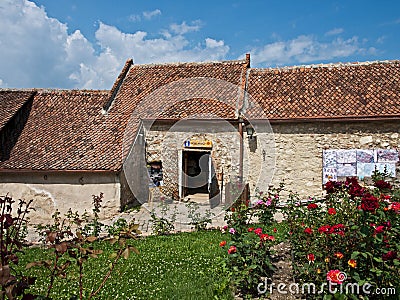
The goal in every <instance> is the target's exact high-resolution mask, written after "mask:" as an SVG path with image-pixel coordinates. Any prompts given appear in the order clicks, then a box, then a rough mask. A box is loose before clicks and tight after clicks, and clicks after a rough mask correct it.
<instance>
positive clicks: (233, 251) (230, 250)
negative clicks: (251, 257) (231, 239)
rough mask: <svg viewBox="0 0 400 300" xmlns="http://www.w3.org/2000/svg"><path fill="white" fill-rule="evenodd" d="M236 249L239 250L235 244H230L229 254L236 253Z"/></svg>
mask: <svg viewBox="0 0 400 300" xmlns="http://www.w3.org/2000/svg"><path fill="white" fill-rule="evenodd" d="M236 251H237V249H236V247H235V246H230V247H229V249H228V253H229V254H233V253H236Z"/></svg>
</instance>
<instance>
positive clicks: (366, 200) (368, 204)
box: [361, 194, 379, 212]
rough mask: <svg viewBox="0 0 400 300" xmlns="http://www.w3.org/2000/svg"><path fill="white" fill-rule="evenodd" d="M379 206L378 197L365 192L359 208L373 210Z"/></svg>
mask: <svg viewBox="0 0 400 300" xmlns="http://www.w3.org/2000/svg"><path fill="white" fill-rule="evenodd" d="M378 207H379V201H378V198H376V197H375V196H373V195H371V194H365V195H364V196H363V197H362V199H361V209H362V210H363V211H369V212H374V211H375V210H376V209H377V208H378Z"/></svg>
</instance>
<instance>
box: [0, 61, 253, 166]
mask: <svg viewBox="0 0 400 300" xmlns="http://www.w3.org/2000/svg"><path fill="white" fill-rule="evenodd" d="M247 65H248V62H247V61H232V62H217V63H193V64H165V65H139V66H131V63H130V62H129V61H127V64H126V65H125V67H124V69H123V70H122V72H121V75H120V77H119V78H118V80H117V81H116V83H115V84H114V87H113V89H112V90H111V91H72V90H68V91H61V90H49V91H46V90H38V91H37V93H36V95H35V96H34V99H33V102H32V107H31V110H30V113H29V115H28V116H27V120H24V121H25V122H26V124H25V126H24V128H23V130H22V132H21V134H20V136H19V137H18V139H17V141H16V143H15V145H13V147H12V149H11V152H10V154H9V158H8V159H7V160H5V161H2V162H0V170H1V169H13V170H15V169H29V170H30V169H33V170H110V171H118V170H120V169H121V167H122V163H123V160H124V158H125V157H126V153H127V150H129V146H130V143H131V142H132V140H133V138H134V137H135V135H136V132H137V128H138V125H139V124H140V119H146V118H148V117H152V118H154V117H158V116H160V117H162V116H163V117H167V118H174V117H175V116H176V115H177V114H180V115H182V114H185V115H187V113H188V111H189V110H191V109H194V110H195V112H197V113H202V112H203V111H205V112H207V111H208V110H209V109H211V111H212V112H215V113H216V114H217V115H221V116H222V117H223V116H233V115H234V113H235V112H236V109H234V108H235V105H236V106H238V99H239V96H238V89H237V85H241V86H242V87H244V84H245V75H246V69H247ZM125 75H126V76H125ZM194 77H196V78H197V77H201V79H199V80H197V79H196V80H191V78H194ZM210 77H211V78H215V79H217V84H215V83H214V84H213V85H210V86H208V85H207V84H205V83H207V79H206V78H210ZM184 79H187V81H186V82H185V85H184V87H185V88H188V90H184V93H182V94H181V95H180V96H181V97H183V98H180V100H186V99H185V97H184V96H185V93H188V92H189V93H188V94H187V95H192V94H196V91H199V90H201V91H203V94H204V93H205V94H206V95H208V94H211V95H213V93H214V94H215V93H219V94H222V95H223V96H224V97H225V98H228V99H229V101H230V102H229V101H226V102H229V103H224V102H221V101H218V100H217V99H216V98H215V97H211V99H203V100H204V101H200V102H199V101H198V100H199V99H188V101H184V102H182V101H177V99H176V96H178V95H177V94H176V91H175V92H174V93H173V94H170V95H169V96H168V97H164V96H165V95H166V94H162V93H161V94H158V93H153V92H154V91H156V90H157V89H158V88H161V87H163V86H165V85H166V84H169V83H171V84H173V83H176V82H178V81H179V80H181V81H179V84H178V86H179V87H181V86H180V84H181V83H182V80H184ZM222 80H224V81H222ZM225 81H227V82H230V83H232V86H233V87H235V89H232V88H231V89H229V88H228V89H226V86H224V84H225V85H226V83H225ZM190 89H192V91H190ZM163 92H165V93H167V94H168V93H171V91H168V89H167V90H165V89H164V90H163ZM192 98H193V97H192ZM143 99H146V101H145V103H146V104H144V103H143V102H141V101H142V100H143ZM147 100H149V101H147ZM195 103H197V104H196V105H195ZM15 106H16V105H15ZM185 109H186V111H185ZM0 110H2V109H1V108H0ZM14 110H18V108H15V109H14ZM105 110H106V111H105ZM130 119H131V122H129V120H130ZM123 151H124V152H123Z"/></svg>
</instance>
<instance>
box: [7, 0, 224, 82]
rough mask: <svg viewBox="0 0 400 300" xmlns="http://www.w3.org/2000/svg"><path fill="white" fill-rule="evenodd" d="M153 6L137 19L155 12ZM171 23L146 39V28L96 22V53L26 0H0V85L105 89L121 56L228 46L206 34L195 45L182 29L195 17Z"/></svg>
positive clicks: (200, 53) (186, 57)
mask: <svg viewBox="0 0 400 300" xmlns="http://www.w3.org/2000/svg"><path fill="white" fill-rule="evenodd" d="M160 14H161V11H160V10H158V9H156V10H154V11H151V12H145V13H143V18H152V17H155V16H157V15H160ZM189 24H190V25H188V24H186V22H183V23H182V24H180V25H177V24H173V25H171V28H170V31H171V32H169V34H168V35H165V34H164V35H162V36H161V37H159V38H147V32H144V31H136V32H132V33H124V32H122V31H120V30H119V29H117V28H116V27H114V26H110V25H107V24H104V23H102V22H99V27H98V29H97V30H96V33H95V37H96V43H97V44H98V45H100V47H101V48H100V52H98V53H96V51H95V50H94V47H93V45H92V43H91V42H89V41H88V40H87V38H86V37H85V36H84V35H83V34H82V33H81V32H80V31H79V30H77V31H75V32H73V33H72V34H69V33H68V27H67V25H66V24H64V23H61V22H60V21H58V20H57V19H54V18H50V17H49V16H48V15H47V13H46V11H45V8H44V7H38V6H37V5H36V4H35V3H33V2H30V1H28V0H2V2H1V3H0V28H7V30H1V31H0V46H1V55H0V65H1V68H0V78H1V81H0V87H10V88H12V87H16V88H19V87H24V88H29V87H38V88H40V87H49V88H51V87H56V88H87V89H110V88H111V87H112V84H113V82H114V81H115V79H116V77H117V76H118V74H119V72H120V71H121V68H122V66H123V65H124V63H125V61H126V59H128V58H133V59H134V61H135V63H156V62H179V61H181V62H184V61H205V60H221V59H224V58H225V56H226V55H227V53H228V52H229V47H228V46H227V45H225V44H224V42H223V41H217V40H213V39H210V38H207V39H205V40H204V42H203V43H199V44H197V45H195V46H191V43H189V41H188V40H187V39H186V38H185V36H184V34H185V33H187V32H190V31H197V30H199V29H200V22H199V21H195V22H192V23H189Z"/></svg>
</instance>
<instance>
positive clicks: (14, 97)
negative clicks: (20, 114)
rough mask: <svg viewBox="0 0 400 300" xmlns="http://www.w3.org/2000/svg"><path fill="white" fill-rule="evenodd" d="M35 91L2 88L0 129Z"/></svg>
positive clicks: (0, 95) (0, 94)
mask: <svg viewBox="0 0 400 300" xmlns="http://www.w3.org/2000/svg"><path fill="white" fill-rule="evenodd" d="M34 93H35V92H34V91H18V90H0V130H1V129H2V128H3V126H4V125H5V124H6V123H8V121H9V120H10V119H11V118H12V117H13V116H14V115H15V114H16V112H17V111H18V110H19V109H20V108H21V107H22V106H23V105H24V104H25V103H26V102H27V101H28V100H29V99H30V98H31V97H32V96H33V94H34Z"/></svg>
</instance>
